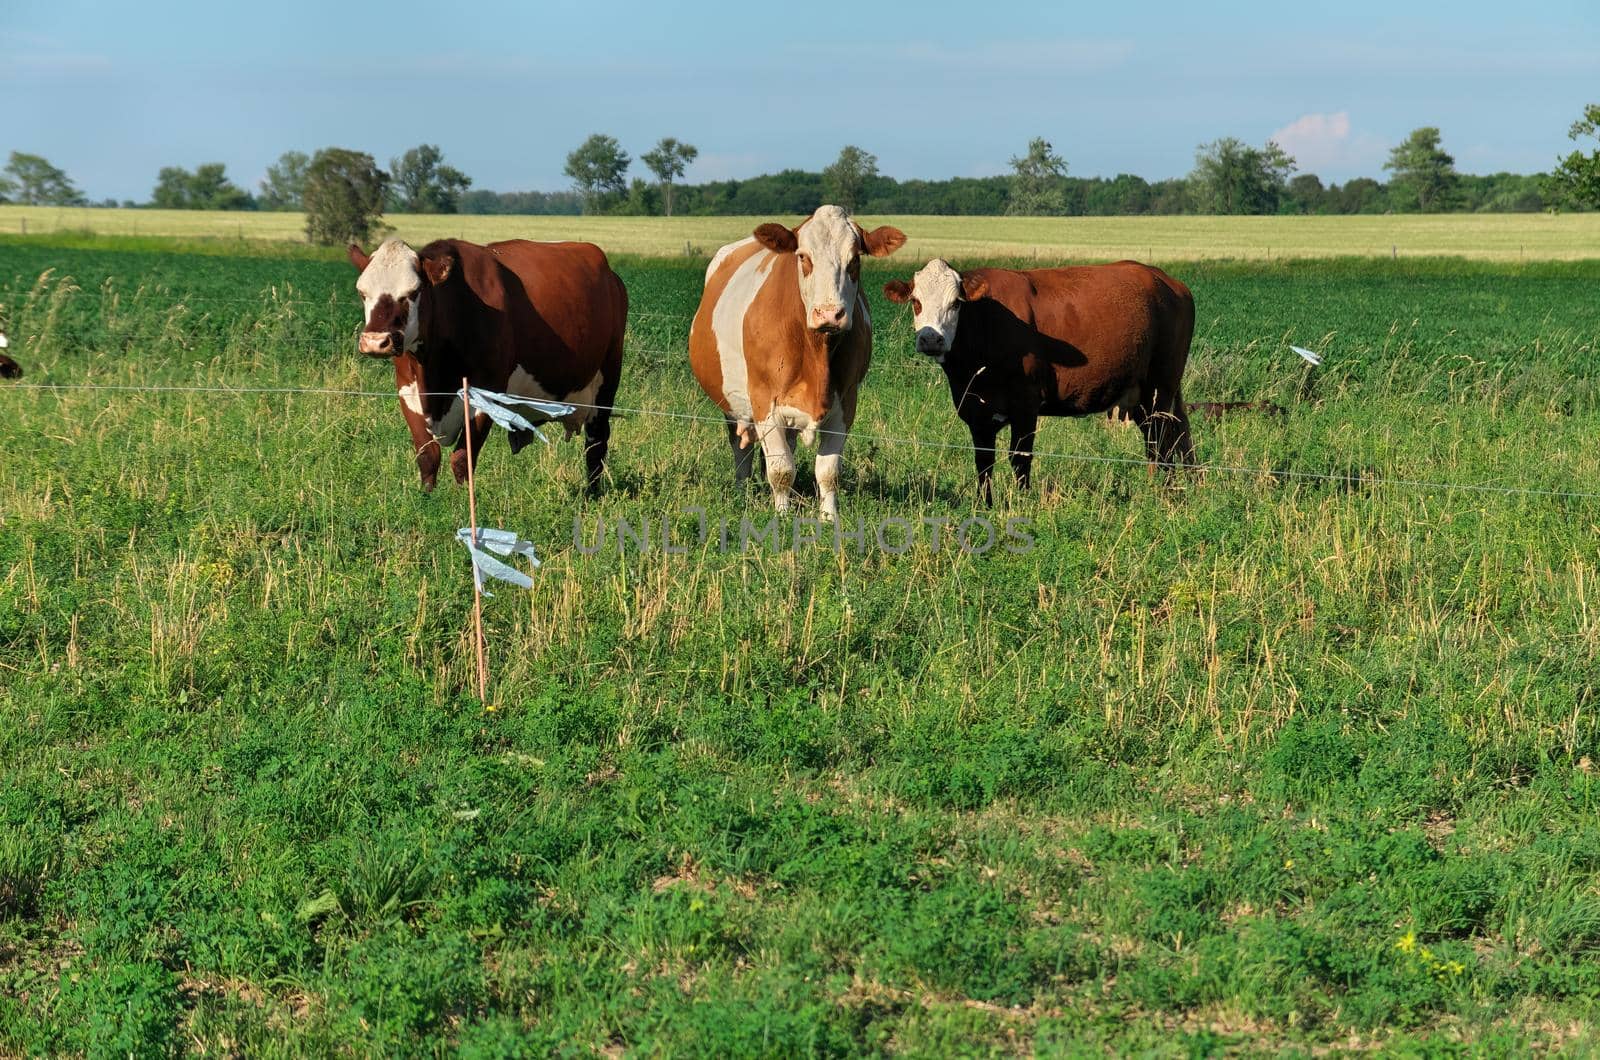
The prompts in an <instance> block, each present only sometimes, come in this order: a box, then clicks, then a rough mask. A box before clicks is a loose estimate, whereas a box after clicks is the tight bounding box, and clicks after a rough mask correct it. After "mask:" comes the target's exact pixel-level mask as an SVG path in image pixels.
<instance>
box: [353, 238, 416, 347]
mask: <svg viewBox="0 0 1600 1060" xmlns="http://www.w3.org/2000/svg"><path fill="white" fill-rule="evenodd" d="M426 282H427V281H426V280H425V279H424V277H423V274H422V267H421V264H420V259H418V257H417V252H416V251H414V250H412V249H411V248H410V247H408V246H406V245H405V243H403V242H402V241H400V240H398V239H391V240H388V241H387V242H385V243H384V244H383V245H382V246H380V247H379V248H378V249H377V250H375V251H373V252H372V258H371V259H370V260H369V261H368V262H367V265H366V267H365V268H364V269H362V270H361V275H360V277H359V278H357V280H356V293H357V294H359V295H361V301H362V304H363V306H364V307H365V309H366V323H365V324H364V325H363V326H362V329H361V339H360V342H359V343H357V348H358V349H360V351H361V352H362V353H365V354H370V355H372V356H374V357H398V356H399V355H400V354H401V353H402V352H413V353H414V352H415V351H416V348H417V326H418V325H417V302H418V298H419V296H420V294H421V293H422V287H423V285H424V284H425V283H426Z"/></svg>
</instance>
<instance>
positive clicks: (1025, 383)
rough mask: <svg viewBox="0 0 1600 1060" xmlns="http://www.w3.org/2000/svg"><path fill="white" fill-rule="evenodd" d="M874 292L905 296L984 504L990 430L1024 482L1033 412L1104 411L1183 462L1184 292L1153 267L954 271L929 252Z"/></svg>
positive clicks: (1188, 304) (1171, 460) (1165, 463)
mask: <svg viewBox="0 0 1600 1060" xmlns="http://www.w3.org/2000/svg"><path fill="white" fill-rule="evenodd" d="M883 290H884V294H885V295H887V296H888V298H889V300H890V301H891V302H910V303H911V307H912V311H913V313H914V314H915V327H916V346H917V350H918V351H919V352H921V353H924V354H926V355H928V356H929V357H932V358H933V360H934V361H935V363H937V364H939V365H941V366H942V367H943V368H944V373H945V376H946V377H947V378H948V380H949V382H950V394H951V396H952V397H953V398H954V399H955V403H956V414H957V415H959V416H960V417H961V419H962V420H963V421H964V422H965V423H966V425H967V427H968V429H969V430H970V431H971V433H972V444H973V446H974V448H976V450H977V465H978V486H979V489H980V491H981V492H982V495H983V499H984V501H985V502H989V501H991V499H992V494H991V478H992V476H993V471H994V457H995V439H996V437H997V436H998V435H999V433H1000V428H1001V427H1006V426H1009V427H1010V428H1011V466H1012V470H1013V471H1015V472H1016V476H1017V482H1018V484H1019V485H1020V486H1022V487H1024V488H1026V487H1027V485H1028V480H1029V474H1030V471H1031V469H1032V464H1033V439H1034V432H1035V431H1036V429H1037V427H1038V420H1039V417H1040V416H1086V415H1090V414H1092V413H1097V412H1110V413H1113V414H1115V415H1119V416H1122V417H1125V418H1127V419H1130V420H1132V421H1133V422H1134V423H1136V424H1138V426H1139V427H1140V429H1141V430H1142V432H1143V434H1144V439H1145V448H1146V453H1147V455H1148V457H1149V459H1150V461H1151V463H1152V464H1153V465H1156V466H1161V467H1172V466H1175V465H1183V464H1191V463H1193V462H1194V445H1193V442H1192V441H1191V440H1190V437H1189V418H1188V416H1187V414H1186V412H1185V409H1184V404H1183V388H1182V383H1183V370H1184V366H1185V365H1186V364H1187V362H1188V359H1189V340H1190V339H1191V337H1192V336H1193V334H1194V298H1193V296H1192V295H1190V293H1189V289H1188V288H1187V287H1185V286H1184V285H1183V284H1182V283H1180V282H1178V281H1177V280H1175V279H1173V278H1172V277H1170V276H1168V275H1167V274H1166V273H1164V272H1162V271H1161V270H1160V269H1157V268H1154V267H1152V266H1149V265H1142V264H1140V263H1138V262H1136V261H1120V262H1117V263H1116V264H1113V265H1086V266H1078V267H1074V268H1060V269H1032V270H1027V271H1020V270H1014V269H974V270H971V271H969V272H966V273H959V272H957V271H956V270H955V269H953V268H951V267H950V265H949V264H948V263H946V262H945V261H943V260H941V259H938V258H935V259H934V260H933V261H930V262H929V263H928V264H927V265H926V266H924V267H923V268H922V269H921V270H920V271H918V272H917V274H916V275H915V276H914V277H913V278H912V282H911V283H906V282H905V281H904V280H895V281H893V282H891V283H888V284H885V285H884V289H883Z"/></svg>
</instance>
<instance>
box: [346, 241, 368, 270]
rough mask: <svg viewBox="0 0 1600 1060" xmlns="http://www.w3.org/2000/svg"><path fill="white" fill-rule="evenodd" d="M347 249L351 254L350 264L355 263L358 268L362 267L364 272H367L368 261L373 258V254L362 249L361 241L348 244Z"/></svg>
mask: <svg viewBox="0 0 1600 1060" xmlns="http://www.w3.org/2000/svg"><path fill="white" fill-rule="evenodd" d="M345 249H346V252H347V253H348V254H349V255H350V264H352V265H354V266H355V267H356V268H358V269H360V270H361V271H362V272H366V271H367V262H369V261H371V260H372V255H370V254H368V253H367V252H366V251H364V250H362V249H361V245H360V244H359V243H351V244H350V246H348V247H347V248H345Z"/></svg>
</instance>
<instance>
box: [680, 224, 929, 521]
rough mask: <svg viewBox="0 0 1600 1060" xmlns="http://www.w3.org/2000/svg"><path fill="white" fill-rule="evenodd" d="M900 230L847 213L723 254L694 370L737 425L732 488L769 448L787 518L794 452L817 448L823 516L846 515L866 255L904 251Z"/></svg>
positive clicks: (862, 355) (712, 271)
mask: <svg viewBox="0 0 1600 1060" xmlns="http://www.w3.org/2000/svg"><path fill="white" fill-rule="evenodd" d="M905 241H906V237H905V235H904V234H903V233H902V232H900V230H899V229H896V228H887V227H885V228H878V229H875V230H874V231H871V232H867V231H865V230H863V229H862V228H861V226H860V225H858V224H856V223H855V222H854V221H852V220H851V219H850V216H849V215H848V214H847V213H845V211H844V210H842V209H840V208H839V207H837V206H823V207H820V208H819V209H818V210H817V212H816V213H814V214H812V215H811V216H810V218H808V219H807V220H805V221H803V222H802V223H801V224H800V226H799V227H798V228H794V229H790V228H786V227H784V226H783V225H781V224H764V225H762V226H760V227H759V228H757V229H756V230H755V234H754V235H753V236H751V237H750V238H748V239H743V240H740V241H739V242H737V243H730V244H728V245H727V246H725V247H723V248H722V249H721V250H719V251H717V253H716V256H715V257H713V258H712V259H711V264H710V266H709V267H708V268H707V269H706V286H705V293H704V294H702V295H701V297H700V309H699V311H698V312H696V313H695V317H694V323H693V324H692V325H691V327H690V330H689V364H690V366H691V367H692V368H693V369H694V374H695V378H696V379H698V380H699V381H700V385H701V387H703V388H704V389H705V392H706V393H707V394H709V395H710V397H711V400H713V401H715V402H716V403H717V405H718V406H719V407H721V409H722V414H723V415H724V416H725V417H726V418H727V426H728V441H729V444H730V445H731V447H732V449H733V467H734V479H735V481H736V482H738V483H741V484H742V483H743V482H744V481H745V480H746V479H747V478H749V476H750V468H751V462H752V460H753V458H754V456H755V449H754V447H753V445H754V443H756V442H759V443H760V445H761V451H762V454H763V456H764V457H765V458H766V464H767V482H768V483H769V484H770V485H771V487H772V499H773V503H774V504H775V505H776V507H777V509H778V511H780V512H781V511H786V510H787V509H788V507H789V491H790V488H791V487H792V486H793V485H794V440H795V438H796V436H798V437H799V438H800V439H801V440H803V441H804V442H806V443H807V444H808V445H809V444H811V442H812V441H813V440H814V439H815V438H816V436H817V434H818V432H821V435H822V437H821V441H820V443H819V444H818V447H817V492H818V493H819V494H820V497H821V513H822V517H823V518H825V519H833V518H835V517H836V516H837V515H838V513H839V499H838V492H839V464H840V454H841V453H843V452H844V439H845V434H846V433H847V432H848V431H849V429H850V425H851V424H852V423H854V422H855V418H856V391H857V388H858V387H860V385H861V380H862V379H863V378H865V377H866V374H867V364H868V362H869V361H870V360H871V359H872V319H871V317H870V315H869V314H868V312H867V298H866V294H865V292H863V291H862V290H861V255H862V254H863V253H866V254H871V255H873V256H875V257H883V256H885V255H887V254H892V253H894V252H895V251H896V250H898V249H900V247H901V246H902V245H903V244H904V243H905Z"/></svg>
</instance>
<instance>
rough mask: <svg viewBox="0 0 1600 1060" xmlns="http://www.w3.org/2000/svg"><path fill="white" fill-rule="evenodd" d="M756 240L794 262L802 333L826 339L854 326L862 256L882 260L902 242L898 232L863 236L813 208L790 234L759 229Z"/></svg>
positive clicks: (833, 213)
mask: <svg viewBox="0 0 1600 1060" xmlns="http://www.w3.org/2000/svg"><path fill="white" fill-rule="evenodd" d="M755 237H756V241H757V242H758V243H760V244H761V245H762V246H764V247H766V248H767V249H768V250H771V251H774V252H775V253H778V254H793V255H794V256H795V258H796V259H797V264H798V265H799V269H798V272H799V274H800V300H801V301H802V302H804V303H805V313H806V327H808V328H810V329H811V330H812V331H817V332H821V333H823V334H825V335H836V334H838V333H839V332H841V331H849V330H850V328H851V326H852V325H853V324H854V323H855V321H854V310H855V304H856V293H857V292H858V291H859V290H860V287H861V253H862V251H866V252H867V253H868V254H871V255H872V256H873V257H875V258H881V257H886V256H888V255H890V254H893V253H894V252H895V251H897V250H899V249H900V248H901V247H902V246H904V245H905V241H906V237H905V233H904V232H901V231H900V230H899V229H898V228H889V227H883V228H877V229H874V230H873V231H871V232H868V231H865V230H864V229H862V227H861V226H860V225H858V224H856V223H855V222H854V221H852V220H851V219H850V215H849V214H847V213H845V212H844V210H843V209H841V208H839V207H837V206H821V207H818V208H817V212H816V213H814V214H812V215H811V216H810V218H808V219H807V220H805V221H803V222H801V224H800V227H799V228H795V229H789V228H785V227H784V226H783V225H780V224H764V225H762V226H761V227H760V228H757V229H756V230H755Z"/></svg>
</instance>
